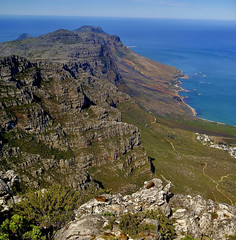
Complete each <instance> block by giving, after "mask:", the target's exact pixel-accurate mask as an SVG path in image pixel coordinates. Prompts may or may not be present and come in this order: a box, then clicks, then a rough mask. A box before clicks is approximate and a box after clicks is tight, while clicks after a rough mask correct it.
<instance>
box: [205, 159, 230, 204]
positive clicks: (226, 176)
mask: <svg viewBox="0 0 236 240" xmlns="http://www.w3.org/2000/svg"><path fill="white" fill-rule="evenodd" d="M204 165H205V166H204V167H203V169H202V172H203V174H204V176H206V177H208V178H209V179H211V181H212V182H214V183H215V184H216V186H215V188H216V190H217V191H218V192H219V193H221V194H222V195H223V196H224V197H225V198H227V199H228V200H229V201H230V203H231V205H234V203H233V201H232V199H231V198H230V197H229V196H227V195H226V194H225V193H224V192H223V191H222V190H221V189H219V185H220V183H222V182H223V180H224V178H228V177H229V176H232V175H233V174H227V175H225V176H221V178H220V181H218V182H216V181H215V180H214V179H213V178H212V177H210V176H209V175H208V174H206V172H205V170H206V168H207V166H208V164H207V163H206V162H204Z"/></svg>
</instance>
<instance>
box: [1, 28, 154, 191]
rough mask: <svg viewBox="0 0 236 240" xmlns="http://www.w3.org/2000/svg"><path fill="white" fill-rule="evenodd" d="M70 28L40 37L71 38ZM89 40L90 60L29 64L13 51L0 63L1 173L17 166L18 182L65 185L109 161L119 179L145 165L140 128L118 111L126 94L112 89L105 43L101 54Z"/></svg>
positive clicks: (113, 75) (113, 80) (77, 184)
mask: <svg viewBox="0 0 236 240" xmlns="http://www.w3.org/2000/svg"><path fill="white" fill-rule="evenodd" d="M68 32H69V31H68ZM68 32H65V31H63V30H62V31H59V32H57V33H54V34H51V35H49V36H47V37H46V36H45V37H43V38H42V41H46V42H47V41H49V42H53V41H59V42H60V41H62V40H63V39H64V38H67V37H69V38H70V36H67V35H65V34H69V33H68ZM72 35H73V36H77V35H76V34H75V33H73V34H72ZM56 36H57V38H56V39H54V37H56ZM73 36H72V37H73ZM91 37H92V36H91ZM53 39H54V40H53ZM77 40H78V39H77ZM77 40H76V39H74V40H73V41H77ZM63 41H64V40H63ZM78 41H79V40H78ZM83 41H86V40H83ZM88 41H89V42H91V41H92V40H91V39H90V40H88ZM114 41H116V39H114ZM60 43H62V44H65V43H64V42H60ZM103 43H104V41H103ZM67 44H69V43H67ZM91 44H92V46H93V45H95V46H93V47H92V48H91V49H89V51H91V54H90V55H89V57H87V58H86V59H84V58H82V57H78V58H77V59H76V60H75V61H71V58H68V59H67V58H65V59H66V60H67V61H63V62H60V61H54V60H52V59H50V60H45V59H43V60H42V59H41V60H38V61H34V62H32V61H29V60H27V59H26V58H23V57H19V56H15V55H13V56H9V57H6V58H3V59H1V60H0V156H1V158H2V160H3V164H1V166H0V170H4V171H6V170H8V169H14V170H15V171H16V172H17V171H20V172H21V184H23V185H27V186H28V187H33V188H37V187H39V186H40V185H41V186H44V187H45V186H47V185H48V184H56V183H61V182H64V183H67V184H68V183H69V185H71V186H74V187H75V188H76V189H82V188H87V187H88V186H87V185H88V182H89V181H90V183H92V182H93V181H92V179H91V178H90V177H86V179H87V180H84V177H85V176H87V174H88V173H87V172H85V169H87V168H89V167H94V166H95V167H96V166H102V165H104V164H108V165H109V164H110V165H111V167H112V168H114V169H115V170H121V171H123V174H124V176H129V175H130V174H132V172H133V171H134V169H136V168H139V167H142V166H144V165H146V166H147V169H149V166H148V158H147V156H146V153H145V151H144V150H143V147H142V145H141V142H140V132H139V130H138V128H137V127H135V126H133V125H131V124H127V123H123V122H122V121H121V112H120V111H119V110H118V109H116V104H117V103H118V102H124V101H127V100H130V97H129V96H128V95H127V94H124V93H122V92H119V90H118V88H117V86H116V81H118V79H119V74H118V73H116V71H115V70H116V67H115V64H114V63H113V61H112V59H111V58H110V57H109V56H108V55H107V54H106V51H107V48H106V47H105V46H103V47H102V49H103V50H102V53H100V54H99V53H97V52H96V51H95V50H94V48H96V46H97V45H99V46H100V44H101V43H91ZM100 47H101V46H100ZM94 51H95V52H94ZM104 54H105V55H104ZM59 176H60V177H59ZM73 179H74V180H73ZM88 179H89V180H88ZM80 183H86V185H85V186H84V187H82V186H81V184H80ZM95 185H96V184H95ZM95 185H94V186H95Z"/></svg>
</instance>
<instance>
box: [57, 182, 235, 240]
mask: <svg viewBox="0 0 236 240" xmlns="http://www.w3.org/2000/svg"><path fill="white" fill-rule="evenodd" d="M170 187H171V183H169V184H167V185H166V186H165V187H163V185H162V181H161V180H160V179H153V180H152V181H149V182H145V183H144V187H142V188H141V189H140V190H138V191H137V192H135V193H133V194H131V195H126V196H122V195H121V194H117V195H109V194H104V195H102V196H100V197H98V198H95V199H93V200H90V201H89V202H87V203H85V204H83V205H82V206H81V207H80V208H79V209H78V210H76V211H75V213H76V219H75V220H74V221H72V222H70V223H69V224H67V225H66V226H65V227H64V228H62V229H61V230H59V231H58V232H57V234H56V235H55V237H54V239H55V240H62V239H70V240H74V239H91V238H93V239H104V236H108V235H109V234H110V236H113V237H114V238H119V237H120V236H121V234H122V232H121V230H120V229H119V226H118V224H119V222H120V217H121V216H122V215H124V214H126V213H142V212H143V213H144V212H146V211H147V210H152V209H153V210H158V209H159V210H162V212H163V213H165V215H166V216H168V217H170V218H175V219H176V223H175V224H174V225H175V229H176V233H177V235H178V236H177V238H176V239H181V237H183V236H184V235H185V234H189V235H191V236H192V237H194V238H201V237H203V236H208V237H209V238H210V239H214V240H218V239H219V240H220V239H226V234H228V235H233V234H235V227H236V215H235V211H236V209H235V207H233V206H229V205H226V204H218V203H214V202H213V201H211V200H208V201H205V200H204V199H202V198H201V197H200V196H196V197H191V196H183V195H175V196H174V197H173V194H172V193H171V192H170ZM102 197H103V199H105V200H104V201H100V199H101V198H102ZM108 215H112V216H114V219H115V220H114V225H113V229H112V230H107V229H106V227H105V226H107V225H109V219H110V218H109V217H108ZM144 221H145V222H146V223H150V224H152V225H154V226H156V229H157V232H156V235H155V236H153V235H150V234H146V236H140V238H139V239H161V237H160V233H159V232H158V229H159V223H158V221H156V220H153V219H144ZM126 237H128V236H126Z"/></svg>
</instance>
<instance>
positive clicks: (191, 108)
mask: <svg viewBox="0 0 236 240" xmlns="http://www.w3.org/2000/svg"><path fill="white" fill-rule="evenodd" d="M180 72H181V74H182V75H183V76H181V77H178V78H177V82H176V84H175V86H176V87H177V88H178V90H177V94H178V95H179V97H180V98H181V100H182V101H183V103H184V104H185V105H186V106H188V108H190V110H191V111H192V114H193V116H194V117H197V111H196V110H195V109H194V108H193V107H191V106H190V105H188V104H187V103H186V102H185V101H184V99H185V98H186V97H183V96H181V95H180V94H179V92H190V91H189V90H187V89H184V88H183V87H181V86H179V85H181V84H183V83H182V82H181V81H180V80H179V79H189V78H190V77H189V76H188V75H185V74H184V73H183V71H181V70H180Z"/></svg>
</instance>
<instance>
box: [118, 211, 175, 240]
mask: <svg viewBox="0 0 236 240" xmlns="http://www.w3.org/2000/svg"><path fill="white" fill-rule="evenodd" d="M144 218H149V219H155V220H157V221H158V222H159V229H158V230H159V232H160V233H161V239H163V240H171V239H174V238H175V237H176V232H175V228H174V225H173V223H174V220H173V219H169V218H168V217H166V216H165V214H164V213H162V211H154V210H151V211H147V212H146V213H145V214H141V213H140V214H131V213H127V214H125V215H123V216H121V220H120V224H119V227H120V229H121V230H122V231H123V232H124V233H125V234H129V235H130V236H131V237H135V236H136V235H137V234H138V233H140V232H143V231H148V232H152V231H154V230H155V229H156V226H155V225H153V224H142V221H143V219H144Z"/></svg>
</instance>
